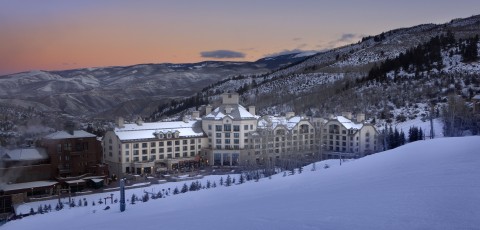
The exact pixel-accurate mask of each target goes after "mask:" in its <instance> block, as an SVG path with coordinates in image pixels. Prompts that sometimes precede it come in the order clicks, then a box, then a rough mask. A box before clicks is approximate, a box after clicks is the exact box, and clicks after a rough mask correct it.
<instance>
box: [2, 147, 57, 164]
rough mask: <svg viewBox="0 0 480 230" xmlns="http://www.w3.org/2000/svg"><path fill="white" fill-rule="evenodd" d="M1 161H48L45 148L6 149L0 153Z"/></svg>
mask: <svg viewBox="0 0 480 230" xmlns="http://www.w3.org/2000/svg"><path fill="white" fill-rule="evenodd" d="M0 159H3V160H6V161H34V160H45V159H48V154H47V151H46V150H45V149H43V148H25V149H6V150H4V151H3V152H1V153H0Z"/></svg>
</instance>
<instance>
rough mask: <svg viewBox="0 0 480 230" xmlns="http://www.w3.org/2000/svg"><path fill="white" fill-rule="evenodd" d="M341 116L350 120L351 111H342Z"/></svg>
mask: <svg viewBox="0 0 480 230" xmlns="http://www.w3.org/2000/svg"><path fill="white" fill-rule="evenodd" d="M342 116H344V117H346V118H347V119H348V120H352V113H351V112H342Z"/></svg>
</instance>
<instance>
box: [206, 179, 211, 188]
mask: <svg viewBox="0 0 480 230" xmlns="http://www.w3.org/2000/svg"><path fill="white" fill-rule="evenodd" d="M210 186H211V184H210V181H209V180H207V188H210Z"/></svg>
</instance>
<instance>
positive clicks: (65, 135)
mask: <svg viewBox="0 0 480 230" xmlns="http://www.w3.org/2000/svg"><path fill="white" fill-rule="evenodd" d="M87 137H96V135H95V134H91V133H89V132H86V131H83V130H75V131H73V134H70V133H69V132H67V131H58V132H54V133H51V134H48V135H47V136H45V137H44V138H45V139H51V140H59V139H70V138H87Z"/></svg>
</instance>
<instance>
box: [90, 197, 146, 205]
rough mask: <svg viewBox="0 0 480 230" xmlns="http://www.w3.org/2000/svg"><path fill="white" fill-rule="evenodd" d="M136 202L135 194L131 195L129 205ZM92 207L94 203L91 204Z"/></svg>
mask: <svg viewBox="0 0 480 230" xmlns="http://www.w3.org/2000/svg"><path fill="white" fill-rule="evenodd" d="M136 200H137V196H136V195H135V194H132V197H131V198H130V204H135V201H136ZM100 201H102V200H101V199H100ZM99 203H100V202H99ZM100 204H101V203H100ZM93 206H95V203H93Z"/></svg>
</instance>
